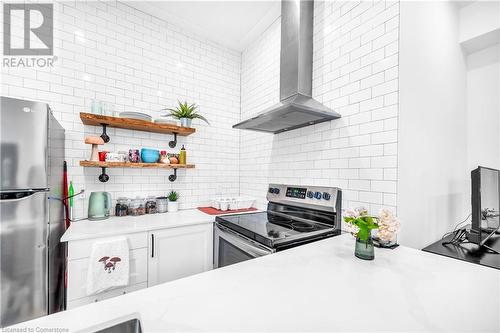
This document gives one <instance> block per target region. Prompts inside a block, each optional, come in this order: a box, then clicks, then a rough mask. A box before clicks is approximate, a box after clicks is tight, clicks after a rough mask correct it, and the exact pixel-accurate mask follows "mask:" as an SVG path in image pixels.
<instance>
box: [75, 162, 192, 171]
mask: <svg viewBox="0 0 500 333" xmlns="http://www.w3.org/2000/svg"><path fill="white" fill-rule="evenodd" d="M80 166H82V167H88V168H149V169H193V168H194V164H163V163H132V162H96V161H80Z"/></svg>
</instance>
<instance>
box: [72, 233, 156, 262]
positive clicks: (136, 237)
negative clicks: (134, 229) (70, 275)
mask: <svg viewBox="0 0 500 333" xmlns="http://www.w3.org/2000/svg"><path fill="white" fill-rule="evenodd" d="M117 237H122V236H119V235H117ZM123 237H126V238H127V240H128V245H129V247H130V249H131V250H133V249H139V248H143V247H147V246H148V234H147V233H145V232H141V233H136V234H128V235H123ZM106 238H115V237H106ZM106 238H97V239H84V240H79V241H70V242H68V260H73V259H80V258H88V257H90V255H91V253H92V244H93V243H94V242H97V241H100V240H104V239H106Z"/></svg>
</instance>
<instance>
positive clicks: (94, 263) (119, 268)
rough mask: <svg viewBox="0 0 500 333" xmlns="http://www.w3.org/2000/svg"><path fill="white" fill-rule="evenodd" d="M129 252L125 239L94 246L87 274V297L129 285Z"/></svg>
mask: <svg viewBox="0 0 500 333" xmlns="http://www.w3.org/2000/svg"><path fill="white" fill-rule="evenodd" d="M129 251H130V249H129V246H128V240H127V238H125V237H120V238H112V239H107V240H103V241H97V242H95V243H94V244H92V255H91V256H90V262H89V270H88V272H87V296H90V295H93V294H97V293H100V292H103V291H106V290H108V289H112V288H116V287H122V286H126V285H128V281H129V266H130V263H129Z"/></svg>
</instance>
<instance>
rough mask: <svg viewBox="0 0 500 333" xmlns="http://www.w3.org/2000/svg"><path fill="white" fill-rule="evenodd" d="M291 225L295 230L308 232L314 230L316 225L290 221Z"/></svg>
mask: <svg viewBox="0 0 500 333" xmlns="http://www.w3.org/2000/svg"><path fill="white" fill-rule="evenodd" d="M290 225H291V226H292V228H293V230H297V231H300V232H307V231H311V230H314V226H313V225H312V224H309V223H305V222H292V223H290Z"/></svg>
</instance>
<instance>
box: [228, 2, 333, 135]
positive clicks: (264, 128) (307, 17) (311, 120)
mask: <svg viewBox="0 0 500 333" xmlns="http://www.w3.org/2000/svg"><path fill="white" fill-rule="evenodd" d="M313 12H314V1H308V0H283V1H282V2H281V54H280V102H279V103H278V104H277V105H274V106H272V107H270V108H268V109H265V110H264V111H262V112H261V113H259V114H258V115H256V116H255V117H252V118H250V119H248V120H245V121H242V122H240V123H238V124H236V125H234V126H233V128H239V129H247V130H253V131H260V132H267V133H274V134H276V133H281V132H284V131H289V130H293V129H296V128H300V127H305V126H309V125H314V124H317V123H321V122H324V121H329V120H332V119H337V118H340V114H338V113H337V112H335V111H333V110H331V109H329V108H327V107H326V106H324V105H323V104H321V103H320V102H318V101H316V100H315V99H313V98H312V65H313Z"/></svg>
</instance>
